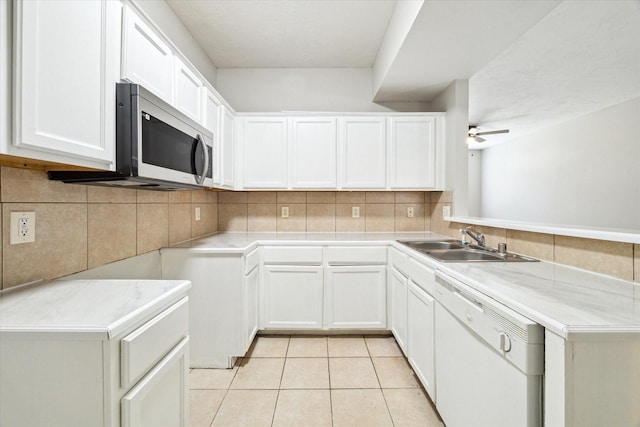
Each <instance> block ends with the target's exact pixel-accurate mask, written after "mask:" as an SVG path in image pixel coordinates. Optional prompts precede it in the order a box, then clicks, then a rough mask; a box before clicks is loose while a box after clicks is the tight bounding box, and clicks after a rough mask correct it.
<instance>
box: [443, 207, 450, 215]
mask: <svg viewBox="0 0 640 427" xmlns="http://www.w3.org/2000/svg"><path fill="white" fill-rule="evenodd" d="M442 216H443V217H444V218H448V217H450V216H451V206H443V207H442Z"/></svg>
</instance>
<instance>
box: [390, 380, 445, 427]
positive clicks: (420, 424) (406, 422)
mask: <svg viewBox="0 0 640 427" xmlns="http://www.w3.org/2000/svg"><path fill="white" fill-rule="evenodd" d="M382 392H383V394H384V398H385V400H386V401H387V406H388V407H389V411H390V412H391V418H392V419H393V424H394V425H395V426H396V427H413V426H415V427H436V426H437V427H444V424H443V423H442V421H441V420H440V417H439V416H438V413H437V412H436V410H435V408H434V407H433V404H432V403H431V402H430V401H429V400H428V398H427V396H426V395H425V393H424V391H423V390H422V389H420V388H418V389H384V390H382Z"/></svg>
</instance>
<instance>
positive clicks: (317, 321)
mask: <svg viewBox="0 0 640 427" xmlns="http://www.w3.org/2000/svg"><path fill="white" fill-rule="evenodd" d="M322 273H323V272H322V267H311V266H308V267H307V266H265V267H264V282H265V283H264V322H263V324H264V325H265V327H266V328H285V329H321V328H322V301H323V280H322V276H323V274H322Z"/></svg>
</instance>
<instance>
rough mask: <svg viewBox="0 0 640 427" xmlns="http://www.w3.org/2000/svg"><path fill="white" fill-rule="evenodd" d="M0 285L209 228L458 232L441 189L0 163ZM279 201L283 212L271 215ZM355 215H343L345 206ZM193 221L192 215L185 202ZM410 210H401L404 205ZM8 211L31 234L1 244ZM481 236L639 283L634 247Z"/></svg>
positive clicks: (60, 272) (495, 232)
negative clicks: (199, 179) (64, 172)
mask: <svg viewBox="0 0 640 427" xmlns="http://www.w3.org/2000/svg"><path fill="white" fill-rule="evenodd" d="M0 202H1V207H2V225H3V226H2V227H1V228H0V231H1V234H0V239H1V241H2V244H1V245H0V256H1V257H2V263H0V276H1V277H2V288H8V287H11V286H15V285H18V284H21V283H26V282H30V281H33V280H38V279H53V278H56V277H61V276H64V275H67V274H71V273H75V272H77V271H82V270H85V269H88V268H93V267H97V266H99V265H103V264H106V263H110V262H113V261H117V260H120V259H124V258H128V257H132V256H135V255H138V254H142V253H146V252H149V251H152V250H156V249H158V248H161V247H163V246H167V245H171V244H175V243H178V242H181V241H184V240H188V239H190V238H196V237H201V236H205V235H208V234H211V233H214V232H216V231H230V232H246V231H249V232H276V231H277V232H364V231H366V232H394V231H395V232H403V231H429V230H431V231H433V232H435V233H439V234H443V235H446V236H451V237H454V238H459V237H460V231H459V230H460V228H463V227H465V226H466V224H459V223H452V222H448V221H444V220H443V218H442V208H443V207H444V206H451V205H452V194H451V193H450V192H432V193H429V192H421V191H408V192H363V191H353V192H332V191H313V192H304V191H295V192H294V191H278V192H275V191H264V192H258V191H256V192H230V191H224V192H215V191H177V192H155V191H142V190H130V189H118V188H108V187H93V186H82V185H67V184H62V183H58V182H52V181H49V180H48V179H47V177H46V173H45V172H42V171H38V170H28V169H16V168H9V167H1V168H0ZM283 206H287V207H288V208H289V218H281V215H280V212H281V209H282V207H283ZM354 206H357V207H359V208H360V217H359V218H352V215H351V213H352V208H353V207H354ZM196 207H198V208H200V217H201V220H200V221H195V208H196ZM408 207H413V208H414V217H413V218H407V208H408ZM12 211H35V212H36V219H37V221H36V223H37V226H36V242H35V243H26V244H20V245H10V244H9V241H10V233H9V225H10V224H9V218H10V213H11V212H12ZM474 228H476V229H477V230H480V231H481V232H483V233H484V234H485V235H486V236H487V244H488V245H490V246H493V247H495V246H497V244H498V243H501V242H506V243H507V245H508V249H509V250H510V251H512V252H517V253H522V254H526V255H530V256H534V257H536V258H540V259H544V260H548V261H555V262H558V263H562V264H567V265H571V266H575V267H579V268H585V269H588V270H592V271H596V272H599V273H603V274H607V275H611V276H615V277H620V278H623V279H627V280H635V281H636V282H640V245H633V244H625V243H616V242H606V241H597V240H588V239H579V238H571V237H564V236H554V235H549V234H541V233H530V232H523V231H515V230H505V229H499V228H490V227H474Z"/></svg>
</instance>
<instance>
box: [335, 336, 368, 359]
mask: <svg viewBox="0 0 640 427" xmlns="http://www.w3.org/2000/svg"><path fill="white" fill-rule="evenodd" d="M328 348H329V357H369V351H367V346H366V345H365V343H364V338H363V337H329V338H328Z"/></svg>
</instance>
